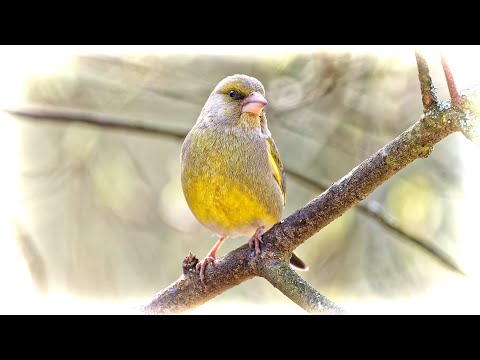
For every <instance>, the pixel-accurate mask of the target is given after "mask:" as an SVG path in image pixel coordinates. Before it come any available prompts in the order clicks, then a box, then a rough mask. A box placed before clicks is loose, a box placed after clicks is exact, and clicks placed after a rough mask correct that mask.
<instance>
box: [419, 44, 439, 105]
mask: <svg viewBox="0 0 480 360" xmlns="http://www.w3.org/2000/svg"><path fill="white" fill-rule="evenodd" d="M415 58H416V59H417V68H418V80H419V82H420V91H421V93H422V103H423V108H424V109H425V110H426V109H428V108H430V107H431V106H436V105H437V103H438V101H437V95H436V93H435V87H434V86H433V83H432V78H431V77H430V71H429V70H428V64H427V61H426V60H425V57H424V56H423V54H422V53H421V51H420V50H419V49H415Z"/></svg>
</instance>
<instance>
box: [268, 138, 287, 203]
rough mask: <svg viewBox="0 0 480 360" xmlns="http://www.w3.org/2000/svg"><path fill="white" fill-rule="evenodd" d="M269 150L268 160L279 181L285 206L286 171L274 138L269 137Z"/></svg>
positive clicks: (274, 175)
mask: <svg viewBox="0 0 480 360" xmlns="http://www.w3.org/2000/svg"><path fill="white" fill-rule="evenodd" d="M267 149H268V160H269V162H270V165H271V166H272V170H273V177H274V178H275V180H277V183H278V186H280V190H281V191H282V195H283V205H284V206H285V193H286V183H285V170H284V169H283V164H282V160H280V154H279V153H278V149H277V145H275V141H273V139H272V137H271V136H269V137H267Z"/></svg>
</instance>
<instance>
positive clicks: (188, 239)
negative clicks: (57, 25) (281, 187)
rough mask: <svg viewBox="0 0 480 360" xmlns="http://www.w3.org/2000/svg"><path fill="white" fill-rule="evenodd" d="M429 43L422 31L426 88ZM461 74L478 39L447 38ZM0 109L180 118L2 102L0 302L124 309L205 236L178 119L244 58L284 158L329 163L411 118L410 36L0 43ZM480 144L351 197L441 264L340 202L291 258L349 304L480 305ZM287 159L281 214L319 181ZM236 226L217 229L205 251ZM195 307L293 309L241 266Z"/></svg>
mask: <svg viewBox="0 0 480 360" xmlns="http://www.w3.org/2000/svg"><path fill="white" fill-rule="evenodd" d="M437 50H438V49H436V48H431V47H427V48H425V52H426V54H427V59H428V60H429V62H430V67H431V71H432V77H433V80H434V84H435V85H436V86H437V90H438V95H439V97H440V98H441V99H448V91H447V88H446V85H445V81H444V76H443V73H442V70H441V66H440V60H439V57H438V52H437ZM446 52H447V55H448V56H449V58H450V60H451V67H452V70H453V73H454V75H456V80H457V83H458V85H459V87H460V88H469V87H473V86H474V85H475V84H477V83H479V82H480V72H479V69H478V63H479V61H480V48H479V47H476V46H475V47H448V49H447V50H446ZM0 53H1V54H0V58H1V59H2V60H0V68H1V70H0V75H1V78H2V79H3V83H2V84H1V87H0V89H1V90H0V103H1V105H2V109H20V108H26V107H28V108H29V109H31V111H34V112H35V111H37V112H38V111H42V110H43V111H45V110H48V111H49V112H54V113H56V114H60V117H61V114H65V118H69V119H72V118H78V119H82V118H85V117H88V116H101V117H102V118H104V119H110V120H112V121H115V122H119V123H126V124H137V125H145V126H148V127H152V128H155V129H158V130H160V131H164V132H165V133H174V134H179V136H172V135H168V134H166V135H159V134H155V133H153V132H152V133H146V132H133V131H128V130H122V129H112V128H99V127H95V126H91V125H88V124H85V123H82V122H75V121H68V122H66V121H60V120H58V119H57V120H51V119H50V120H49V121H44V120H46V118H45V117H44V118H40V119H36V118H30V117H24V116H15V115H11V114H9V113H6V112H1V113H0V116H1V119H0V120H1V121H0V126H1V129H0V138H1V139H0V140H1V147H2V151H1V158H0V159H1V161H2V162H1V164H2V167H1V169H2V177H1V181H2V184H1V189H0V191H1V197H2V202H1V204H0V211H1V213H0V221H1V223H0V232H1V234H0V236H1V239H0V287H1V288H2V296H1V297H0V313H129V312H131V311H132V307H134V306H136V305H140V304H142V303H144V302H146V301H148V299H149V298H150V297H151V296H153V295H154V294H155V293H156V292H157V291H159V290H161V289H162V288H164V287H166V286H167V285H169V284H170V283H171V282H173V281H174V280H176V279H177V278H178V276H179V275H180V274H181V262H182V260H183V258H184V257H185V256H186V255H187V254H188V252H190V251H191V252H192V253H194V254H196V255H197V257H199V258H201V257H203V256H204V255H205V254H206V253H207V251H208V250H209V249H210V248H211V246H212V245H213V244H214V242H215V241H216V239H215V238H214V237H213V236H212V234H211V233H210V232H209V231H208V230H207V229H204V228H203V227H202V226H201V225H200V224H199V223H198V222H197V221H196V220H195V218H194V217H193V215H192V214H191V213H190V210H189V209H188V206H187V205H186V202H185V200H184V197H183V193H182V190H181V185H180V147H181V144H182V138H181V136H182V134H186V133H187V132H188V131H189V129H190V128H191V127H192V126H193V124H194V123H195V121H196V119H197V117H198V115H199V113H200V110H201V108H202V106H203V104H204V103H205V100H206V99H207V97H208V96H209V94H210V92H211V91H212V89H213V88H214V86H215V85H216V84H217V83H218V81H220V80H221V79H223V78H224V77H225V76H228V75H231V74H234V73H244V74H248V75H251V76H254V77H256V78H258V79H259V80H260V81H262V83H263V84H264V86H265V88H266V95H267V99H268V101H269V105H268V108H267V116H268V119H269V126H270V130H271V132H272V134H273V137H274V139H275V141H276V144H277V146H278V148H279V150H280V154H281V156H282V160H283V163H284V165H285V167H286V168H287V169H288V170H289V171H290V172H291V173H297V174H300V175H301V176H302V177H304V178H305V179H312V180H314V181H316V182H319V183H320V184H324V185H327V186H328V185H330V184H331V183H333V182H335V181H337V180H338V179H340V178H341V177H342V176H344V175H345V174H346V173H348V172H349V171H350V170H351V169H352V168H354V167H355V166H356V165H358V164H359V163H360V162H361V161H363V160H364V159H365V158H366V157H368V156H369V155H370V154H372V153H373V152H375V151H376V150H377V149H379V148H380V147H382V146H383V145H384V144H385V143H387V142H388V141H389V140H391V139H393V138H394V137H395V136H397V135H398V134H400V133H401V132H402V131H404V130H405V129H407V128H408V127H409V126H411V125H412V124H413V123H414V122H415V121H417V120H418V118H419V116H420V115H421V113H422V104H421V97H420V91H419V85H418V79H417V72H416V71H417V70H416V63H415V56H414V52H413V47H409V46H395V47H380V46H378V47H358V46H351V47H348V46H342V47H331V46H330V47H320V46H319V47H298V48H297V47H278V46H277V47H268V46H262V47H201V46H200V47H189V48H188V47H162V46H151V47H107V46H99V47H49V46H44V47H42V46H39V47H34V46H32V47H3V48H0ZM479 155H480V150H479V147H478V146H475V144H474V143H472V142H470V141H468V140H466V139H465V138H464V137H463V136H462V135H461V134H454V135H452V136H450V137H448V138H447V139H445V140H444V141H442V142H441V143H440V144H438V145H437V146H436V147H435V150H434V151H433V153H432V154H431V156H430V157H429V158H427V159H422V160H417V161H415V162H414V163H413V164H412V165H411V166H409V167H407V168H406V169H404V170H402V171H401V172H400V173H399V174H397V175H396V176H394V177H393V178H391V179H390V180H388V181H387V182H386V183H385V184H384V185H382V186H381V187H380V188H378V189H377V190H376V191H375V192H374V193H373V194H372V195H371V196H370V197H369V198H367V199H366V200H365V201H364V202H363V203H364V204H365V205H369V206H373V207H377V208H378V207H379V206H380V207H382V208H383V211H384V213H385V214H386V216H388V217H390V218H394V219H395V221H396V222H397V223H398V226H399V227H401V228H402V229H404V230H405V231H406V232H408V233H409V234H411V235H412V236H414V237H416V238H418V239H420V240H422V241H428V242H431V243H434V244H435V245H436V246H437V247H439V248H441V249H442V250H443V251H444V252H446V253H447V254H449V256H451V258H452V259H454V260H455V262H456V263H457V264H458V266H459V267H461V269H462V270H463V271H464V272H465V274H466V276H464V275H460V274H458V273H457V272H455V271H452V270H451V269H449V268H448V267H446V266H445V265H444V264H442V263H441V262H440V261H438V259H436V258H435V257H434V256H432V255H431V254H429V253H428V252H427V251H425V250H424V249H421V248H420V247H418V246H416V245H415V244H413V243H412V242H411V241H410V240H408V239H407V238H406V237H405V236H402V235H400V234H398V233H395V232H392V231H391V230H390V229H388V228H386V227H385V226H383V225H382V224H381V223H380V222H378V221H377V220H376V219H375V218H374V217H372V216H369V215H368V214H366V213H365V212H362V211H358V209H356V208H353V209H351V210H350V211H348V212H347V213H346V214H344V215H343V216H342V217H340V218H339V219H338V220H336V221H335V222H333V223H332V224H330V225H329V226H328V227H326V228H325V229H323V230H322V231H320V232H319V233H318V234H317V235H315V236H314V237H313V238H311V239H310V240H308V241H307V242H306V243H305V244H304V245H302V246H301V247H299V248H298V250H297V251H296V252H297V253H298V254H299V255H300V256H301V257H302V258H303V259H304V260H305V261H306V262H307V263H308V265H309V266H310V270H309V271H308V272H304V273H302V276H303V277H304V278H305V279H306V280H307V281H309V282H310V283H311V284H312V285H313V286H314V287H315V288H317V289H319V290H320V291H321V292H323V293H324V294H326V295H327V296H328V297H329V298H331V299H332V300H334V301H335V302H337V303H338V304H339V305H341V306H343V307H345V308H346V309H347V310H348V311H350V312H352V313H479V312H480V311H479V310H478V307H477V304H478V301H479V300H480V282H479V280H480V266H479V265H478V260H477V258H478V255H479V251H478V250H480V245H479V240H480V239H479V235H478V213H479V209H480V190H479V187H478V184H479V183H480V166H479V165H480V163H479ZM305 179H303V180H302V179H299V178H298V177H297V176H293V175H290V176H289V175H287V206H286V209H285V213H284V215H285V216H287V215H289V214H290V213H292V212H293V211H295V210H296V209H298V208H299V207H301V206H303V205H304V204H305V203H307V202H308V201H310V200H311V199H312V198H314V197H315V196H317V195H318V194H320V193H321V192H322V191H323V189H322V188H321V187H317V186H314V185H312V184H310V183H308V181H305ZM246 240H247V239H246V238H238V239H230V240H229V241H227V242H226V243H225V245H224V246H223V247H222V249H221V250H220V253H219V255H220V256H222V255H223V254H225V253H227V252H228V251H230V250H233V249H235V248H236V247H238V246H240V245H241V244H243V243H244V242H245V241H246ZM194 313H202V314H211V313H235V314H243V313H261V314H264V313H281V314H283V313H295V314H302V313H304V312H303V310H301V309H300V308H298V307H297V306H296V305H295V304H293V303H292V302H291V301H290V300H289V299H288V298H286V297H285V296H283V295H282V294H281V293H280V292H278V291H277V290H276V289H274V288H273V287H272V286H271V285H270V284H269V283H268V282H267V281H265V280H263V279H260V278H256V279H253V280H250V281H247V282H245V283H243V284H241V285H240V286H237V287H235V288H234V289H232V290H230V291H228V292H226V293H224V294H222V295H220V296H218V297H217V298H215V299H213V300H212V301H210V302H208V303H207V304H205V305H203V306H202V307H200V308H198V309H196V310H195V311H194Z"/></svg>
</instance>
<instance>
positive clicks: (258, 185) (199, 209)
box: [181, 74, 306, 282]
mask: <svg viewBox="0 0 480 360" xmlns="http://www.w3.org/2000/svg"><path fill="white" fill-rule="evenodd" d="M266 105H267V100H266V99H265V89H264V87H263V85H262V83H261V82H260V81H258V80H257V79H255V78H253V77H250V76H247V75H239V74H236V75H232V76H228V77H226V78H225V79H223V80H222V81H220V82H219V83H218V85H217V86H216V87H215V89H214V90H213V92H212V93H211V94H210V97H209V98H208V100H207V102H206V103H205V106H204V107H203V109H202V111H201V113H200V116H199V117H198V119H197V122H196V123H195V125H194V126H193V128H192V129H191V130H190V132H189V133H188V135H187V136H186V138H185V141H184V143H183V146H182V152H181V181H182V188H183V193H184V195H185V199H186V201H187V203H188V206H189V207H190V209H191V211H192V213H193V214H194V215H195V217H196V218H197V220H198V221H199V222H200V223H201V224H202V225H204V226H205V227H207V228H208V229H210V230H211V231H213V232H214V233H215V234H217V235H218V236H219V237H220V239H219V240H218V241H217V243H216V244H215V245H214V246H213V248H212V249H211V250H210V252H208V254H207V256H206V257H205V258H204V259H203V260H201V261H199V262H198V264H197V267H196V269H197V271H199V273H200V279H201V280H202V282H203V281H204V277H205V267H206V266H207V265H208V264H209V263H210V262H213V261H215V258H216V252H217V251H218V249H219V248H220V246H221V245H222V243H223V241H224V240H225V239H226V238H227V237H237V236H241V235H247V236H252V234H253V236H252V237H251V239H250V240H249V242H248V243H249V246H250V248H252V247H253V248H254V249H255V253H256V254H257V255H258V254H259V253H260V252H261V250H260V243H261V242H262V238H261V237H262V235H263V233H264V232H265V231H267V230H268V229H270V228H271V227H272V226H273V225H274V224H276V223H277V222H278V221H280V219H281V218H282V212H283V209H284V207H285V190H286V188H285V172H284V168H283V164H282V162H281V160H280V155H279V152H278V149H277V146H276V145H275V142H274V141H273V139H272V136H271V133H270V131H269V130H268V126H267V118H266V115H265V106H266ZM290 261H291V263H292V264H293V265H295V266H296V267H298V268H300V269H305V268H306V266H305V264H304V263H303V262H302V261H301V260H300V259H299V258H298V257H297V256H295V255H294V254H293V255H292V258H291V260H290Z"/></svg>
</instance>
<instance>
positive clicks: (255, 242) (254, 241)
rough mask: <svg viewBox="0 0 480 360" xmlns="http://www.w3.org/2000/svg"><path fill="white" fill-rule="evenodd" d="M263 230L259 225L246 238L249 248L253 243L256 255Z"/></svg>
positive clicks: (258, 251)
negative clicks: (253, 232)
mask: <svg viewBox="0 0 480 360" xmlns="http://www.w3.org/2000/svg"><path fill="white" fill-rule="evenodd" d="M264 232H265V231H264V230H263V226H260V227H259V228H258V229H257V230H256V231H255V234H253V236H252V237H251V238H250V240H248V247H249V248H250V249H251V248H252V246H254V245H255V253H256V254H257V255H258V254H260V252H261V251H260V243H262V244H263V240H262V235H263V233H264Z"/></svg>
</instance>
